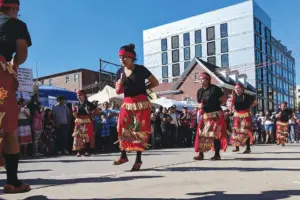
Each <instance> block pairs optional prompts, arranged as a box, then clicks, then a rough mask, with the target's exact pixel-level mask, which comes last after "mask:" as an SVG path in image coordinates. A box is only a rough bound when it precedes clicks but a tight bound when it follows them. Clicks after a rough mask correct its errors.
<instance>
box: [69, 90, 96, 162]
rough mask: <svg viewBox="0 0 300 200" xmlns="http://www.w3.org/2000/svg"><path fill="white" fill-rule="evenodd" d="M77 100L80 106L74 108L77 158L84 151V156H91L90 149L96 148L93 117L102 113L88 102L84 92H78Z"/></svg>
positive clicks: (74, 145)
mask: <svg viewBox="0 0 300 200" xmlns="http://www.w3.org/2000/svg"><path fill="white" fill-rule="evenodd" d="M77 98H78V100H79V105H78V106H75V107H74V108H73V115H74V117H75V129H74V133H73V137H74V143H73V151H77V157H80V156H81V154H80V151H83V150H85V154H84V156H89V153H88V149H90V148H95V136H94V128H93V121H92V116H93V115H97V114H99V113H100V111H99V109H98V108H97V106H95V105H94V104H93V103H91V102H89V101H88V100H87V96H86V94H85V93H84V91H82V90H80V91H78V92H77Z"/></svg>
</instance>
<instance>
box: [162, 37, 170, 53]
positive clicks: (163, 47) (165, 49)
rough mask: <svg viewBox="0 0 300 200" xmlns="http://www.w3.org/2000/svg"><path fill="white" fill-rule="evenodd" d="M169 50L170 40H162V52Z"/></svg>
mask: <svg viewBox="0 0 300 200" xmlns="http://www.w3.org/2000/svg"><path fill="white" fill-rule="evenodd" d="M167 50H168V40H167V38H165V39H162V40H161V51H167Z"/></svg>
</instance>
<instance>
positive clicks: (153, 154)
mask: <svg viewBox="0 0 300 200" xmlns="http://www.w3.org/2000/svg"><path fill="white" fill-rule="evenodd" d="M149 152H150V151H149ZM155 152H156V151H152V152H151V153H147V152H145V153H143V154H142V157H143V156H165V155H178V154H179V152H178V153H175V152H173V153H172V152H167V151H166V152H164V151H161V152H157V153H155ZM134 155H136V153H135V152H132V153H128V156H134ZM96 156H97V157H116V158H117V157H118V156H120V154H118V155H115V154H97V155H96Z"/></svg>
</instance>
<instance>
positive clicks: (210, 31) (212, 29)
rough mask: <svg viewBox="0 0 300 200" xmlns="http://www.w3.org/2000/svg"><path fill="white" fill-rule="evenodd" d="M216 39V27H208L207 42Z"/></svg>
mask: <svg viewBox="0 0 300 200" xmlns="http://www.w3.org/2000/svg"><path fill="white" fill-rule="evenodd" d="M214 39H215V27H214V26H212V27H208V28H207V29H206V40H207V41H211V40H214Z"/></svg>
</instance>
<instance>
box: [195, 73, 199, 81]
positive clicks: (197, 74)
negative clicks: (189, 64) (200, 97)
mask: <svg viewBox="0 0 300 200" xmlns="http://www.w3.org/2000/svg"><path fill="white" fill-rule="evenodd" d="M199 78H200V77H199V72H195V73H194V82H199Z"/></svg>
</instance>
